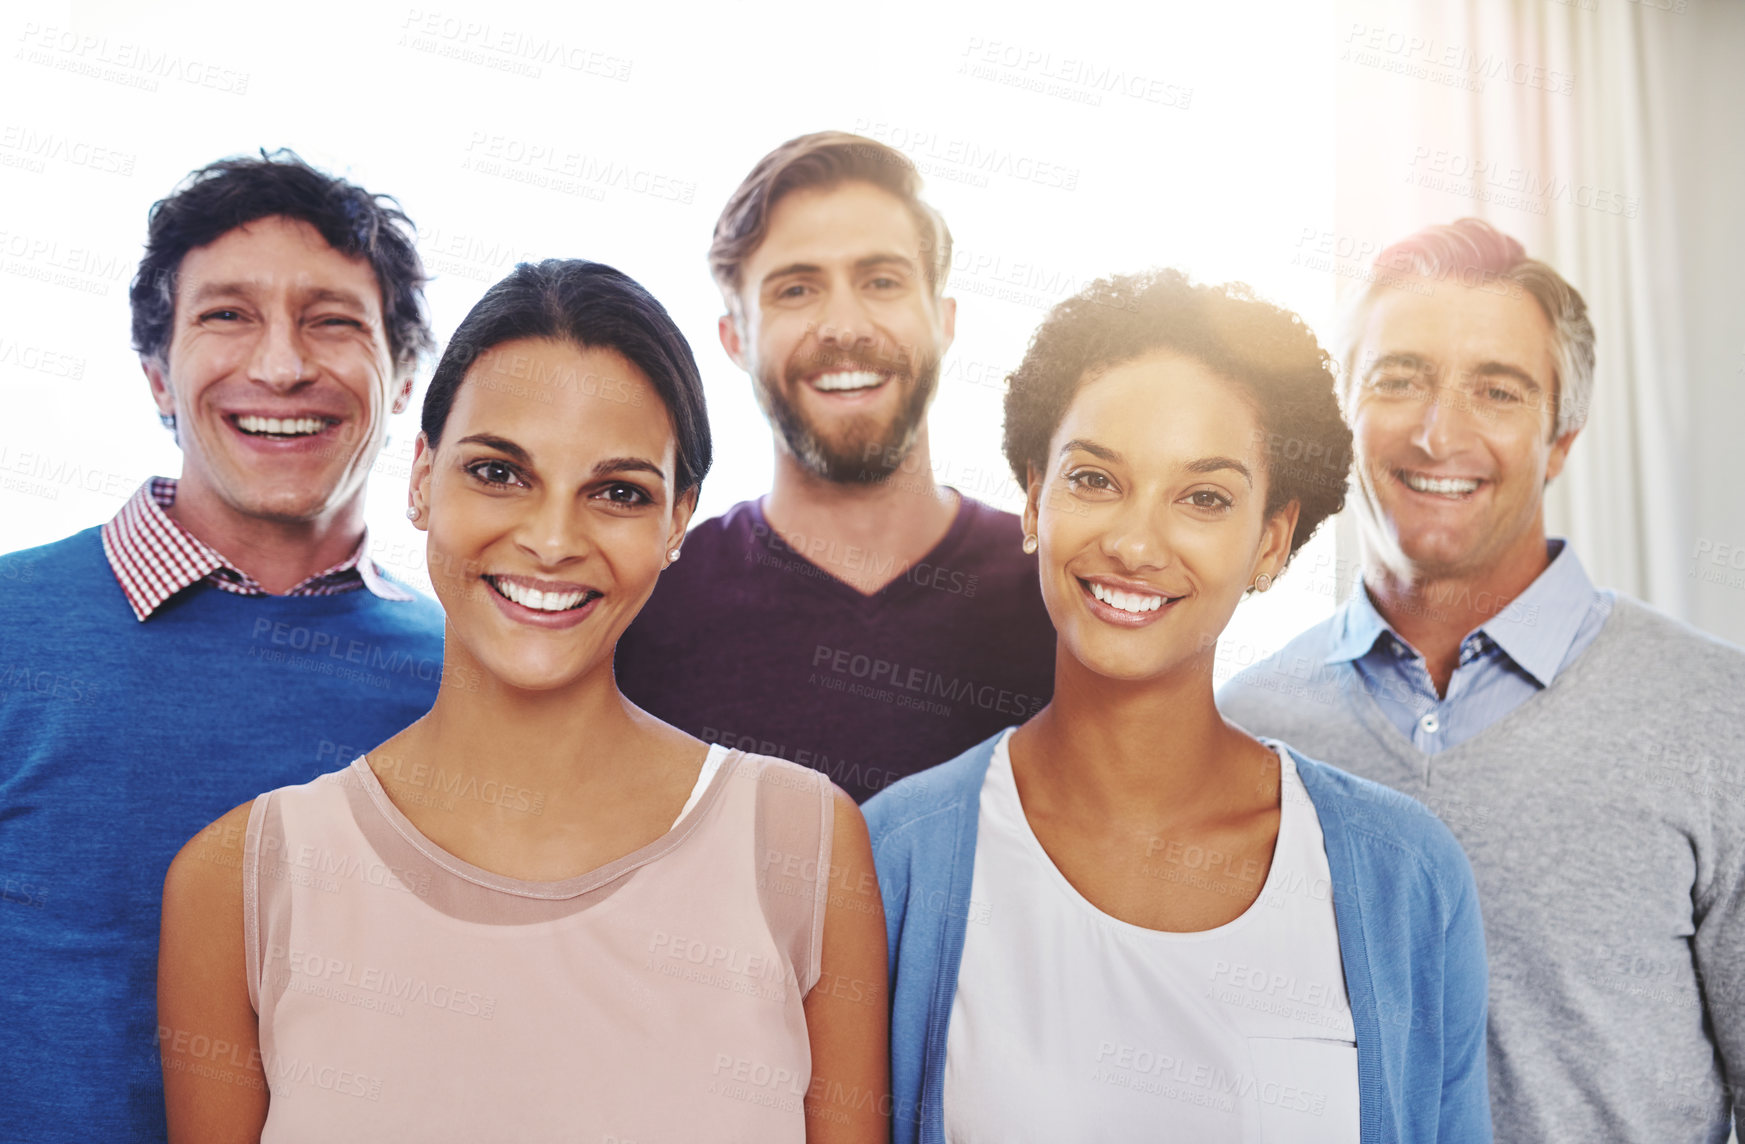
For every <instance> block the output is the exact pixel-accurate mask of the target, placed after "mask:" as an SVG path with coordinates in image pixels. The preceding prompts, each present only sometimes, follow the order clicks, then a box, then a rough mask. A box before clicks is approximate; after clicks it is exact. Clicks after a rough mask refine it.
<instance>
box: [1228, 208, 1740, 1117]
mask: <svg viewBox="0 0 1745 1144" xmlns="http://www.w3.org/2000/svg"><path fill="white" fill-rule="evenodd" d="M1375 271H1376V273H1375V275H1374V277H1373V278H1372V280H1371V281H1370V283H1369V285H1368V287H1367V288H1366V289H1365V291H1364V292H1363V293H1362V294H1361V296H1360V297H1358V298H1357V299H1356V300H1355V303H1354V305H1353V306H1352V307H1351V309H1350V311H1349V312H1348V314H1347V315H1346V320H1345V322H1344V323H1343V327H1342V329H1341V331H1340V337H1339V340H1338V343H1337V345H1336V347H1335V348H1336V352H1337V354H1338V356H1339V357H1340V359H1341V364H1342V366H1343V378H1342V381H1341V386H1342V402H1343V404H1344V408H1345V415H1346V418H1347V420H1348V421H1349V422H1350V423H1351V427H1352V432H1353V436H1354V439H1355V446H1356V454H1357V466H1356V470H1357V471H1356V473H1355V478H1356V481H1357V492H1358V496H1357V497H1356V498H1355V502H1356V505H1357V509H1356V511H1357V515H1358V520H1359V523H1360V536H1361V548H1362V565H1363V583H1362V585H1361V586H1360V587H1359V589H1358V590H1357V591H1356V592H1355V593H1354V594H1353V595H1352V597H1351V599H1350V600H1348V601H1346V602H1345V603H1344V604H1343V605H1342V606H1341V607H1340V608H1339V609H1338V611H1337V612H1335V613H1334V615H1333V616H1332V618H1330V619H1328V620H1326V621H1325V622H1323V623H1320V624H1317V625H1316V626H1314V627H1312V628H1310V629H1309V630H1308V631H1306V632H1304V633H1303V634H1302V635H1300V636H1298V637H1297V638H1296V639H1295V640H1293V641H1292V642H1291V643H1289V644H1288V645H1286V646H1285V647H1284V648H1283V649H1282V650H1280V651H1279V652H1278V653H1277V654H1276V655H1274V656H1272V657H1270V658H1269V659H1266V660H1264V661H1262V662H1261V663H1259V664H1256V665H1255V666H1254V667H1252V668H1250V669H1248V670H1247V671H1244V672H1242V673H1241V674H1240V675H1238V676H1237V677H1236V678H1235V679H1233V680H1231V681H1230V682H1229V683H1228V684H1227V685H1226V686H1225V687H1224V689H1223V690H1222V691H1221V692H1220V694H1219V697H1218V700H1219V705H1220V706H1221V707H1222V709H1223V711H1224V713H1225V714H1226V715H1227V716H1228V717H1229V718H1230V719H1232V720H1233V721H1235V722H1237V723H1240V724H1241V725H1242V726H1244V727H1246V728H1248V729H1249V730H1251V731H1254V732H1256V733H1260V734H1265V735H1272V736H1277V737H1279V738H1282V739H1285V740H1287V741H1289V742H1291V743H1293V744H1295V745H1296V746H1298V747H1299V748H1301V749H1302V750H1304V751H1306V752H1308V753H1309V754H1311V755H1314V756H1316V757H1318V758H1321V759H1324V760H1326V761H1327V762H1330V763H1333V764H1334V765H1336V766H1339V767H1343V768H1345V769H1347V770H1350V771H1352V772H1354V773H1356V774H1359V775H1362V776H1364V777H1366V778H1370V779H1374V780H1377V781H1379V782H1382V783H1385V784H1387V785H1389V786H1392V787H1394V788H1396V789H1398V790H1401V791H1404V792H1406V793H1408V794H1411V795H1413V796H1415V797H1417V798H1419V799H1421V800H1422V801H1424V802H1426V803H1428V804H1429V805H1430V806H1431V807H1433V808H1434V809H1436V810H1437V811H1438V812H1439V813H1440V814H1441V815H1442V816H1443V818H1444V819H1445V820H1446V821H1447V823H1448V825H1449V827H1450V828H1452V829H1453V831H1454V833H1455V835H1456V837H1457V838H1459V840H1460V842H1461V844H1462V845H1463V846H1464V847H1465V848H1466V851H1467V854H1468V855H1469V856H1470V858H1471V859H1472V867H1473V872H1474V874H1475V876H1476V878H1477V881H1478V886H1479V901H1480V906H1481V909H1482V911H1483V913H1484V919H1485V935H1486V941H1487V944H1488V946H1489V956H1490V969H1491V1008H1490V1028H1489V1068H1490V1090H1491V1100H1492V1108H1493V1113H1494V1119H1495V1124H1496V1137H1497V1139H1498V1140H1507V1141H1511V1142H1525V1141H1544V1142H1547V1144H1550V1142H1553V1141H1557V1142H1562V1141H1570V1140H1605V1141H1609V1142H1634V1144H1675V1142H1685V1141H1688V1142H1692V1144H1695V1142H1697V1141H1721V1140H1725V1139H1726V1137H1727V1130H1728V1122H1729V1120H1730V1119H1731V1118H1732V1117H1733V1116H1734V1115H1735V1112H1734V1109H1735V1105H1736V1097H1737V1094H1738V1092H1739V1088H1738V1086H1739V1085H1740V1084H1741V1083H1745V721H1742V720H1741V719H1740V717H1739V711H1740V702H1741V696H1745V654H1742V653H1741V651H1740V649H1738V648H1736V647H1733V646H1732V645H1729V644H1725V643H1722V642H1721V641H1719V640H1716V639H1713V638H1710V637H1709V636H1706V635H1704V634H1702V633H1700V632H1697V631H1695V630H1693V629H1691V628H1689V627H1686V626H1685V625H1683V624H1680V623H1678V622H1677V621H1675V620H1672V619H1671V618H1669V617H1667V616H1665V615H1662V614H1661V613H1659V612H1657V611H1654V610H1653V609H1651V608H1649V607H1648V606H1647V605H1645V604H1643V603H1641V602H1639V601H1636V600H1633V599H1631V598H1629V597H1627V596H1623V595H1620V594H1618V593H1616V592H1612V591H1607V590H1604V589H1598V588H1596V587H1595V586H1594V585H1593V583H1592V582H1591V581H1590V580H1589V579H1588V576H1587V573H1586V572H1585V571H1584V570H1583V568H1582V566H1581V562H1580V561H1579V560H1577V559H1576V556H1575V552H1574V550H1573V549H1572V548H1571V547H1570V546H1569V545H1568V544H1566V543H1565V542H1564V541H1562V540H1559V539H1548V538H1547V537H1546V535H1545V517H1544V491H1545V487H1546V485H1547V484H1549V482H1550V481H1552V480H1553V479H1554V478H1556V476H1557V475H1558V473H1559V472H1560V471H1561V470H1562V468H1563V464H1564V461H1565V459H1566V458H1567V457H1568V455H1569V450H1570V447H1571V445H1572V444H1573V443H1574V441H1575V438H1576V436H1577V434H1578V433H1580V431H1581V428H1582V426H1583V423H1584V422H1585V421H1586V419H1587V412H1588V407H1589V404H1590V398H1591V394H1592V391H1593V371H1594V330H1593V325H1592V323H1591V322H1590V321H1589V319H1588V316H1587V307H1586V304H1585V303H1584V302H1583V301H1582V298H1581V295H1580V294H1579V293H1577V292H1576V291H1575V289H1574V288H1573V287H1571V286H1570V285H1569V283H1568V282H1566V281H1564V279H1563V278H1562V277H1561V276H1560V275H1559V274H1558V273H1557V272H1556V271H1555V270H1553V269H1552V268H1551V267H1550V266H1547V265H1546V264H1545V263H1543V262H1539V261H1536V260H1534V259H1530V258H1528V257H1527V256H1526V253H1525V251H1524V250H1523V249H1522V247H1521V244H1520V243H1518V242H1516V241H1515V240H1514V239H1512V238H1510V237H1508V236H1506V235H1504V234H1501V233H1500V232H1498V231H1497V230H1495V229H1493V228H1492V227H1490V226H1489V225H1487V224H1485V223H1483V222H1480V221H1479V220H1477V219H1462V220H1460V221H1458V222H1455V223H1453V224H1451V225H1448V226H1432V227H1428V228H1426V229H1424V230H1422V231H1419V232H1418V233H1416V234H1414V235H1412V236H1410V237H1408V238H1406V239H1405V240H1403V241H1401V242H1399V243H1397V244H1395V245H1394V246H1392V247H1390V248H1388V249H1387V250H1385V251H1383V252H1382V253H1381V255H1380V256H1378V258H1377V260H1376V265H1375ZM1440 1003H1441V1000H1440V998H1439V997H1435V996H1427V997H1414V998H1412V999H1411V1008H1410V1011H1409V1012H1403V1013H1402V1014H1401V1018H1402V1019H1411V1020H1414V1021H1415V1020H1419V1019H1423V1020H1435V1019H1437V1013H1438V1007H1439V1005H1440ZM1381 1067H1383V1068H1385V1067H1386V1063H1385V1062H1382V1063H1381Z"/></svg>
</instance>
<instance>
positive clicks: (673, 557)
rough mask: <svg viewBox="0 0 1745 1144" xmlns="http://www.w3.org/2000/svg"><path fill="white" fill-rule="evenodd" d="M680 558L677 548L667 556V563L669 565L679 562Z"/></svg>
mask: <svg viewBox="0 0 1745 1144" xmlns="http://www.w3.org/2000/svg"><path fill="white" fill-rule="evenodd" d="M678 558H679V550H678V549H676V548H674V549H671V550H670V551H668V552H667V554H666V562H667V563H668V564H671V563H672V562H673V561H675V560H677V559H678Z"/></svg>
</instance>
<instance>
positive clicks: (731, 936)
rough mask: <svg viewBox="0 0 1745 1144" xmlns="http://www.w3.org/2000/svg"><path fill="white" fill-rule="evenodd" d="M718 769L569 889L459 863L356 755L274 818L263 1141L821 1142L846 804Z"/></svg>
mask: <svg viewBox="0 0 1745 1144" xmlns="http://www.w3.org/2000/svg"><path fill="white" fill-rule="evenodd" d="M710 750H711V754H712V756H714V758H713V759H712V761H717V762H718V763H719V767H718V769H717V770H716V771H715V773H714V777H713V778H712V779H711V780H709V781H708V784H707V786H706V787H705V788H704V789H703V790H702V792H701V794H700V796H699V797H697V798H696V800H695V802H694V804H693V805H691V807H690V808H689V809H688V810H687V811H686V812H685V813H684V814H683V815H681V816H680V818H679V820H678V822H677V823H676V824H675V825H674V826H673V828H672V829H671V830H670V831H668V832H667V833H666V834H664V835H662V836H661V837H660V838H658V839H656V840H655V841H653V842H651V843H649V844H648V845H647V846H645V847H643V848H642V849H640V850H637V851H635V852H634V853H631V854H627V855H625V856H624V857H622V858H620V859H618V860H617V861H615V862H612V863H610V864H608V865H606V866H603V867H601V868H600V869H598V870H594V871H592V872H591V873H587V874H583V875H581V876H579V877H575V878H569V879H566V880H564V881H560V882H525V881H520V880H517V879H514V878H505V877H502V876H500V875H497V874H492V873H490V872H489V871H486V870H482V869H480V868H479V867H477V866H473V865H471V864H469V863H467V862H463V861H461V860H460V859H458V858H456V857H454V856H453V855H452V854H449V853H447V852H446V851H444V850H442V849H441V848H439V847H438V846H436V845H435V844H434V843H432V842H431V841H430V840H429V839H427V838H425V837H424V836H423V835H422V834H420V833H419V832H418V830H417V829H415V828H414V827H413V826H412V824H411V822H409V821H408V820H407V819H406V817H405V815H403V814H401V813H400V811H399V810H398V809H397V808H396V807H395V806H394V804H393V803H392V802H391V801H389V799H388V797H387V795H386V793H385V792H384V791H383V789H382V786H381V783H380V781H379V780H378V779H377V777H376V775H375V773H374V772H373V771H371V770H370V768H369V766H368V764H367V763H366V762H365V761H364V760H363V759H361V758H360V759H358V760H357V761H356V762H354V763H352V765H351V766H350V767H348V768H347V769H345V770H343V771H338V772H335V773H333V774H329V775H323V776H321V777H320V778H318V779H316V780H314V781H313V782H310V783H307V784H305V785H303V786H296V787H284V788H282V789H280V790H276V791H273V792H271V793H269V794H265V795H262V796H261V797H260V798H258V799H256V800H255V803H254V807H253V810H252V811H251V812H250V814H249V821H248V835H247V841H246V843H245V850H244V864H243V886H244V901H245V910H244V916H245V919H246V920H245V931H246V932H245V940H246V949H247V958H248V989H249V999H250V1001H251V1002H252V1003H253V1004H254V1008H255V1012H256V1013H257V1014H258V1015H259V1018H260V1049H261V1054H262V1058H263V1065H264V1068H265V1070H266V1076H267V1082H268V1085H269V1089H270V1092H271V1102H270V1105H269V1109H268V1116H267V1124H266V1129H265V1132H264V1133H263V1134H262V1136H261V1139H262V1141H263V1142H265V1144H274V1142H281V1141H296V1142H299V1144H302V1142H307V1141H315V1140H319V1141H323V1142H325V1144H338V1142H341V1141H370V1142H372V1144H374V1142H379V1141H384V1140H418V1141H441V1140H453V1141H466V1142H468V1144H482V1142H486V1141H514V1142H517V1144H533V1142H538V1141H558V1140H562V1141H589V1142H593V1144H614V1142H617V1144H652V1142H654V1141H698V1140H710V1141H746V1142H748V1144H750V1142H755V1144H776V1142H780V1141H793V1142H795V1144H799V1142H802V1141H804V1140H805V1136H806V1126H805V1115H804V1106H803V1100H804V1097H805V1093H806V1088H807V1085H808V1084H809V1083H810V1080H811V1052H810V1048H809V1042H808V1040H807V1036H806V1018H805V1012H804V1010H803V1009H802V1007H801V1002H802V1000H803V998H804V997H805V995H806V993H807V991H808V990H810V989H811V987H812V985H813V983H814V982H815V981H816V980H817V978H818V973H819V953H820V945H821V942H822V938H823V927H824V907H825V898H826V895H827V893H828V878H829V870H830V842H831V824H832V823H833V821H834V818H833V814H834V808H833V805H832V798H831V789H830V784H829V782H828V780H827V779H825V778H824V776H823V775H821V774H819V773H818V772H816V771H812V770H808V769H806V768H804V767H799V766H796V765H794V764H792V763H788V762H785V761H783V760H780V759H773V758H767V757H765V756H761V755H747V754H744V753H742V752H739V751H727V750H726V749H725V748H722V747H720V746H719V745H716V746H713V747H711V748H710ZM439 781H440V779H439Z"/></svg>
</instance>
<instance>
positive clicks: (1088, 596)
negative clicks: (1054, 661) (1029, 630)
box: [1025, 353, 1295, 680]
mask: <svg viewBox="0 0 1745 1144" xmlns="http://www.w3.org/2000/svg"><path fill="white" fill-rule="evenodd" d="M1264 439H1265V438H1264V435H1263V434H1262V432H1261V430H1260V424H1259V420H1258V418H1257V417H1256V414H1255V410H1254V407H1253V405H1252V404H1251V403H1250V401H1249V400H1248V398H1247V397H1246V396H1245V395H1244V394H1243V393H1242V391H1241V390H1240V389H1239V388H1238V387H1237V386H1236V385H1235V384H1234V383H1232V382H1229V381H1227V380H1225V379H1223V378H1222V377H1220V376H1218V375H1217V374H1214V373H1213V372H1212V371H1211V370H1209V369H1207V368H1206V367H1205V366H1204V365H1202V364H1201V363H1199V362H1198V361H1195V360H1194V359H1192V358H1185V357H1179V356H1176V355H1174V354H1167V353H1158V354H1152V355H1147V356H1145V357H1142V358H1138V359H1136V360H1134V361H1129V362H1125V363H1123V364H1120V365H1116V366H1113V367H1111V368H1109V369H1108V370H1106V371H1104V372H1103V373H1102V374H1101V375H1100V376H1097V377H1094V378H1091V379H1089V380H1086V381H1083V382H1081V383H1080V385H1079V388H1078V390H1077V392H1076V393H1075V394H1074V395H1073V399H1072V401H1071V403H1070V404H1069V405H1068V406H1067V409H1066V413H1065V414H1064V416H1062V418H1061V421H1060V425H1059V426H1058V427H1056V429H1055V431H1054V435H1053V437H1052V438H1051V439H1050V442H1049V452H1048V455H1047V458H1046V461H1045V466H1046V467H1045V470H1044V471H1043V472H1041V473H1035V474H1033V475H1032V480H1031V483H1030V499H1029V504H1028V505H1027V507H1026V510H1025V525H1026V531H1028V532H1033V533H1035V534H1036V535H1037V538H1038V541H1039V549H1038V559H1039V561H1040V572H1041V578H1042V598H1043V602H1044V603H1045V604H1046V605H1047V607H1048V614H1049V616H1050V617H1052V619H1053V620H1054V626H1055V630H1056V631H1057V632H1058V633H1059V636H1060V641H1061V647H1062V649H1063V650H1064V651H1066V652H1068V653H1070V654H1071V655H1072V657H1073V658H1074V659H1076V660H1077V661H1078V662H1079V663H1081V664H1083V665H1084V666H1085V667H1086V668H1088V669H1089V670H1090V671H1091V672H1093V673H1095V674H1097V675H1102V676H1105V677H1107V678H1110V679H1121V680H1143V679H1150V678H1155V677H1157V676H1159V675H1162V674H1165V673H1167V672H1170V671H1172V670H1174V669H1176V668H1179V667H1181V666H1183V665H1184V664H1193V663H1195V662H1197V661H1201V660H1203V661H1204V666H1205V668H1206V670H1207V672H1208V675H1209V671H1210V665H1211V658H1212V654H1213V651H1214V649H1215V647H1216V644H1217V639H1218V635H1219V633H1221V632H1222V631H1223V630H1224V626H1225V624H1227V623H1228V622H1229V619H1230V616H1231V613H1232V612H1234V611H1235V609H1236V604H1237V602H1238V601H1239V600H1240V599H1241V598H1242V593H1243V592H1244V591H1245V590H1246V589H1247V588H1248V586H1249V585H1250V584H1251V583H1252V582H1253V580H1254V578H1255V576H1256V575H1257V574H1258V573H1260V572H1263V571H1264V572H1268V573H1270V574H1273V575H1277V573H1278V570H1279V568H1280V567H1281V566H1282V565H1283V563H1284V557H1285V555H1286V553H1288V551H1289V548H1290V536H1291V526H1292V524H1294V522H1295V514H1294V512H1290V511H1283V512H1280V513H1278V514H1276V515H1275V516H1274V517H1273V518H1272V519H1271V520H1268V519H1267V518H1266V517H1265V515H1264V507H1265V504H1266V481H1267V474H1266V469H1265V465H1264V457H1263V454H1262V452H1261V448H1260V445H1261V442H1262V441H1264Z"/></svg>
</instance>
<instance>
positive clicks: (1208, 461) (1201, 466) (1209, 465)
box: [1182, 457, 1254, 488]
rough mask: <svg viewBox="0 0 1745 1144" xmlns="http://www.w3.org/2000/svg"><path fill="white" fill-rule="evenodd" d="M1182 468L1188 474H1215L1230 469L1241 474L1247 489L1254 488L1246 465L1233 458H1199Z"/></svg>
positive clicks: (1252, 477)
mask: <svg viewBox="0 0 1745 1144" xmlns="http://www.w3.org/2000/svg"><path fill="white" fill-rule="evenodd" d="M1182 468H1184V469H1186V470H1187V471H1188V472H1190V473H1217V472H1222V471H1223V470H1225V469H1232V470H1234V471H1235V472H1237V473H1239V474H1241V476H1242V479H1243V480H1245V481H1247V482H1248V487H1249V488H1253V487H1254V474H1253V473H1251V472H1249V471H1248V466H1247V465H1244V464H1243V463H1242V462H1241V461H1238V460H1237V459H1236V458H1234V457H1201V458H1200V459H1199V460H1197V461H1189V462H1188V463H1187V464H1185V465H1183V466H1182Z"/></svg>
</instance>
